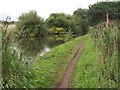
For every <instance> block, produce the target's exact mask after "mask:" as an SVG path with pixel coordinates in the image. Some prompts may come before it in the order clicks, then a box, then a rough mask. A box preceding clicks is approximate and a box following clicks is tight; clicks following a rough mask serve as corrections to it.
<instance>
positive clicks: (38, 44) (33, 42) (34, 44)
mask: <svg viewBox="0 0 120 90" xmlns="http://www.w3.org/2000/svg"><path fill="white" fill-rule="evenodd" d="M44 41H45V40H44V38H37V37H29V38H27V37H24V38H22V40H21V42H20V43H19V44H18V47H19V48H20V49H21V50H25V51H24V54H26V55H27V56H29V55H30V56H31V55H32V56H34V55H36V54H37V53H38V52H41V50H43V49H44V43H45V42H44Z"/></svg>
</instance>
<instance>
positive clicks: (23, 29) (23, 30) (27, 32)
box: [17, 11, 46, 36]
mask: <svg viewBox="0 0 120 90" xmlns="http://www.w3.org/2000/svg"><path fill="white" fill-rule="evenodd" d="M17 29H18V30H19V31H20V32H19V33H20V35H24V36H31V35H33V36H40V35H44V34H45V30H46V29H45V25H44V22H43V19H42V18H41V17H39V16H38V15H37V12H36V11H30V12H28V13H23V14H22V15H21V16H19V18H18V22H17Z"/></svg>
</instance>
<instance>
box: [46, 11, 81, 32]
mask: <svg viewBox="0 0 120 90" xmlns="http://www.w3.org/2000/svg"><path fill="white" fill-rule="evenodd" d="M78 20H79V21H78ZM80 20H81V18H77V17H76V16H74V15H72V16H70V15H67V14H64V13H52V14H51V15H50V17H49V18H48V19H47V20H46V26H47V27H48V28H49V29H48V30H49V32H52V33H55V32H58V31H59V33H60V32H64V33H68V32H69V31H70V30H71V31H72V32H73V33H74V34H78V33H80V31H81V25H80V23H81V21H80Z"/></svg>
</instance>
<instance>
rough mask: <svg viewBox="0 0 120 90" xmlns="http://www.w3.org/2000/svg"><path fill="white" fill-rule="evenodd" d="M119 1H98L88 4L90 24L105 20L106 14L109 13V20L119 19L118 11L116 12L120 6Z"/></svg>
mask: <svg viewBox="0 0 120 90" xmlns="http://www.w3.org/2000/svg"><path fill="white" fill-rule="evenodd" d="M119 4H120V1H119V2H98V3H96V4H93V5H90V6H89V10H88V17H89V20H90V22H91V25H95V24H97V23H99V22H103V21H105V18H106V14H109V18H110V19H111V20H116V19H120V18H119V17H120V13H119V12H118V10H119V7H120V5H119Z"/></svg>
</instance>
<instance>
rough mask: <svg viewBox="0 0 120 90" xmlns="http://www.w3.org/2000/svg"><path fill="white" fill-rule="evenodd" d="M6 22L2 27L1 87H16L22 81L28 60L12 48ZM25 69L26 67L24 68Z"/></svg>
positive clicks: (10, 35)
mask: <svg viewBox="0 0 120 90" xmlns="http://www.w3.org/2000/svg"><path fill="white" fill-rule="evenodd" d="M8 25H9V24H8V23H4V27H3V28H2V32H3V33H2V35H3V36H2V86H1V87H2V88H3V89H5V88H16V87H18V84H20V83H22V81H21V79H22V78H23V77H24V75H25V69H26V66H27V64H28V61H26V59H24V58H23V57H22V53H19V54H18V53H17V52H16V50H12V48H11V46H12V45H11V43H12V42H13V41H14V40H13V39H11V37H12V36H13V34H12V33H9V35H7V30H8V28H7V27H8ZM26 71H27V69H26Z"/></svg>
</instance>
